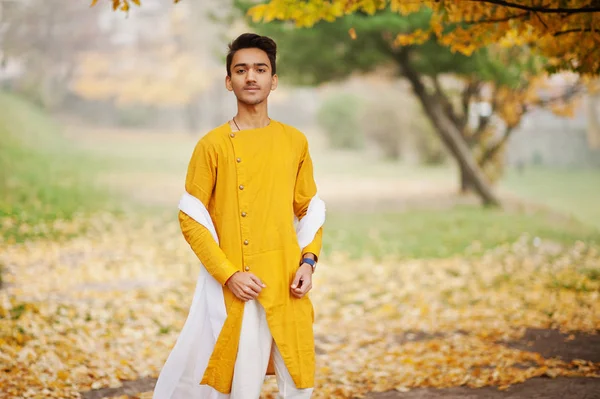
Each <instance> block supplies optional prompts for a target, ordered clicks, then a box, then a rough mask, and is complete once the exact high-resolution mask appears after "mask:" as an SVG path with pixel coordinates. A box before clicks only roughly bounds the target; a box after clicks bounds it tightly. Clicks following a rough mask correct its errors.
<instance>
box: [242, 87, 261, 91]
mask: <svg viewBox="0 0 600 399" xmlns="http://www.w3.org/2000/svg"><path fill="white" fill-rule="evenodd" d="M244 90H247V91H258V90H260V87H256V86H252V87H245V88H244Z"/></svg>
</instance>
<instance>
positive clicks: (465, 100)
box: [461, 80, 481, 131]
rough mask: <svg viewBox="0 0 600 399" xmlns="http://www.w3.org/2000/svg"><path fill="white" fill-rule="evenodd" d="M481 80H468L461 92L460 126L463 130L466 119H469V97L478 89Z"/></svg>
mask: <svg viewBox="0 0 600 399" xmlns="http://www.w3.org/2000/svg"><path fill="white" fill-rule="evenodd" d="M480 87H481V82H480V81H478V80H469V83H468V84H467V86H466V87H465V89H464V90H463V92H462V96H461V102H462V116H461V128H462V130H463V131H464V129H465V126H466V125H467V121H468V120H469V105H470V104H471V98H472V97H473V95H474V94H475V93H477V92H478V91H479V88H480Z"/></svg>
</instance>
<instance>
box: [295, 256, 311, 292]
mask: <svg viewBox="0 0 600 399" xmlns="http://www.w3.org/2000/svg"><path fill="white" fill-rule="evenodd" d="M312 275H313V268H312V266H311V265H309V264H308V263H303V264H302V265H301V266H300V267H299V268H298V270H297V271H296V277H294V282H293V283H292V286H291V289H290V291H291V293H292V295H293V296H295V297H296V298H302V297H303V296H304V295H306V293H307V292H308V291H310V289H311V288H312Z"/></svg>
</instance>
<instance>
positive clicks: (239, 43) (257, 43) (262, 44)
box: [227, 33, 277, 76]
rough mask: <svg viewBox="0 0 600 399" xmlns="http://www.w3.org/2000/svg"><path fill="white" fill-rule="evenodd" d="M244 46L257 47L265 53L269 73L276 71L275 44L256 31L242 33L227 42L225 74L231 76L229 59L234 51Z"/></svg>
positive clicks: (272, 73) (273, 73)
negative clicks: (267, 58) (269, 68)
mask: <svg viewBox="0 0 600 399" xmlns="http://www.w3.org/2000/svg"><path fill="white" fill-rule="evenodd" d="M244 48H258V49H261V50H262V51H264V52H265V53H267V56H268V57H269V61H270V62H271V75H275V73H276V71H277V66H276V61H275V58H276V57H277V44H275V41H274V40H273V39H271V38H270V37H267V36H260V35H257V34H256V33H243V34H241V35H239V36H238V37H237V39H235V40H234V41H233V42H231V43H229V52H228V53H227V76H231V61H232V60H233V55H234V54H235V52H236V51H238V50H241V49H244Z"/></svg>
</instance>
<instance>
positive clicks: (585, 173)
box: [502, 168, 600, 229]
mask: <svg viewBox="0 0 600 399" xmlns="http://www.w3.org/2000/svg"><path fill="white" fill-rule="evenodd" d="M502 187H503V188H505V189H507V190H509V191H510V192H512V193H514V194H516V195H518V196H519V197H521V198H523V199H526V200H530V201H533V202H536V203H540V204H543V205H546V206H548V207H550V208H552V209H554V210H556V211H559V212H562V213H565V214H569V215H572V216H574V217H576V218H577V219H579V220H580V221H582V222H584V223H587V224H590V225H592V226H595V227H597V228H599V229H600V170H598V169H595V170H594V169H588V170H581V169H579V170H576V169H550V168H529V169H526V170H525V172H524V173H523V174H518V173H516V172H515V171H510V172H509V173H507V175H506V177H505V179H504V181H503V182H502Z"/></svg>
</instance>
